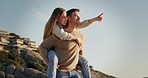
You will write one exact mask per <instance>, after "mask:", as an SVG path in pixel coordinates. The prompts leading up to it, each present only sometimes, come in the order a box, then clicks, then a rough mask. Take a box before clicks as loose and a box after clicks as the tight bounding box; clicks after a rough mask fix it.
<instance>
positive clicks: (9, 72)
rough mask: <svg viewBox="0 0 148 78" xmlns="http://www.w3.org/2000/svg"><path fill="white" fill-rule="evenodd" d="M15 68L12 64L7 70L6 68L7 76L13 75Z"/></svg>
mask: <svg viewBox="0 0 148 78" xmlns="http://www.w3.org/2000/svg"><path fill="white" fill-rule="evenodd" d="M15 68H16V67H15V65H13V64H10V65H8V66H7V68H6V71H5V72H6V73H7V74H13V73H14V70H15Z"/></svg>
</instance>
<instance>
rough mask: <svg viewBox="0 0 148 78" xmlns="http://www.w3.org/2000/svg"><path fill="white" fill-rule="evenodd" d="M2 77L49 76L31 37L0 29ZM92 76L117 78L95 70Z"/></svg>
mask: <svg viewBox="0 0 148 78" xmlns="http://www.w3.org/2000/svg"><path fill="white" fill-rule="evenodd" d="M0 58H1V59H0V78H47V72H46V70H47V66H46V65H45V61H44V60H43V58H42V57H41V56H40V55H39V50H38V45H37V44H36V42H35V41H31V40H30V39H29V38H21V37H20V36H19V35H17V34H15V33H9V32H7V31H3V30H0ZM90 69H91V74H92V78H115V77H114V76H111V75H107V74H104V73H102V72H100V71H97V70H94V69H93V67H92V66H90Z"/></svg>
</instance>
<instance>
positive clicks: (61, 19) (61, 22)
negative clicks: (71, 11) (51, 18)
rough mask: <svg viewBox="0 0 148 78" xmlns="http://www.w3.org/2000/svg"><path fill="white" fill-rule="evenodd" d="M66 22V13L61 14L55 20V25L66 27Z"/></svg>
mask: <svg viewBox="0 0 148 78" xmlns="http://www.w3.org/2000/svg"><path fill="white" fill-rule="evenodd" d="M66 22H67V16H66V12H63V13H62V14H61V15H60V17H59V18H58V20H57V23H58V24H59V25H66Z"/></svg>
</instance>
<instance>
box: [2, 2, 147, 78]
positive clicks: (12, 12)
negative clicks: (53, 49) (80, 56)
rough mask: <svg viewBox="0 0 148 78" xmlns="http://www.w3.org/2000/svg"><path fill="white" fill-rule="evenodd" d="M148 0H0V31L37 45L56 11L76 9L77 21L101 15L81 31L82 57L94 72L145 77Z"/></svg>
mask: <svg viewBox="0 0 148 78" xmlns="http://www.w3.org/2000/svg"><path fill="white" fill-rule="evenodd" d="M147 4H148V0H0V30H6V31H8V32H13V33H16V34H18V35H20V36H21V37H25V38H30V39H31V40H32V41H36V43H37V44H38V45H39V44H40V43H41V42H42V36H43V30H44V26H45V24H46V22H47V20H48V19H49V17H50V15H51V13H52V11H53V10H54V9H55V8H57V7H62V8H64V9H66V10H68V9H71V8H79V9H80V17H81V21H83V20H85V19H90V18H93V17H96V16H97V15H99V14H101V13H104V14H103V20H102V22H94V23H93V24H91V25H90V26H89V27H87V28H84V29H81V30H80V31H81V33H82V34H83V36H84V38H85V40H84V57H85V58H86V59H87V60H88V61H89V64H90V65H92V66H93V67H94V69H96V70H98V71H101V72H103V73H106V74H109V75H113V76H115V77H117V78H142V77H148V61H147V60H148V8H147V7H148V5H147Z"/></svg>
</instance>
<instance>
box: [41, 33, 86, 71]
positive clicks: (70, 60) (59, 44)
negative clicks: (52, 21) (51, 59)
mask: <svg viewBox="0 0 148 78" xmlns="http://www.w3.org/2000/svg"><path fill="white" fill-rule="evenodd" d="M71 34H73V35H74V36H78V37H79V38H80V39H82V40H83V36H82V35H81V33H80V32H79V31H78V30H74V31H73V32H72V33H71ZM51 47H53V48H54V49H55V52H56V54H57V57H58V64H59V69H67V70H71V69H74V68H75V67H76V65H77V63H78V59H79V51H80V50H81V48H80V47H79V46H78V44H77V43H76V41H72V40H70V41H69V40H60V39H58V37H56V36H55V35H53V34H52V35H51V36H49V37H48V38H46V39H45V40H44V41H43V42H42V43H41V45H40V46H39V50H40V54H41V56H42V57H43V58H44V60H45V61H46V62H47V63H48V59H47V50H48V49H50V48H51Z"/></svg>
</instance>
